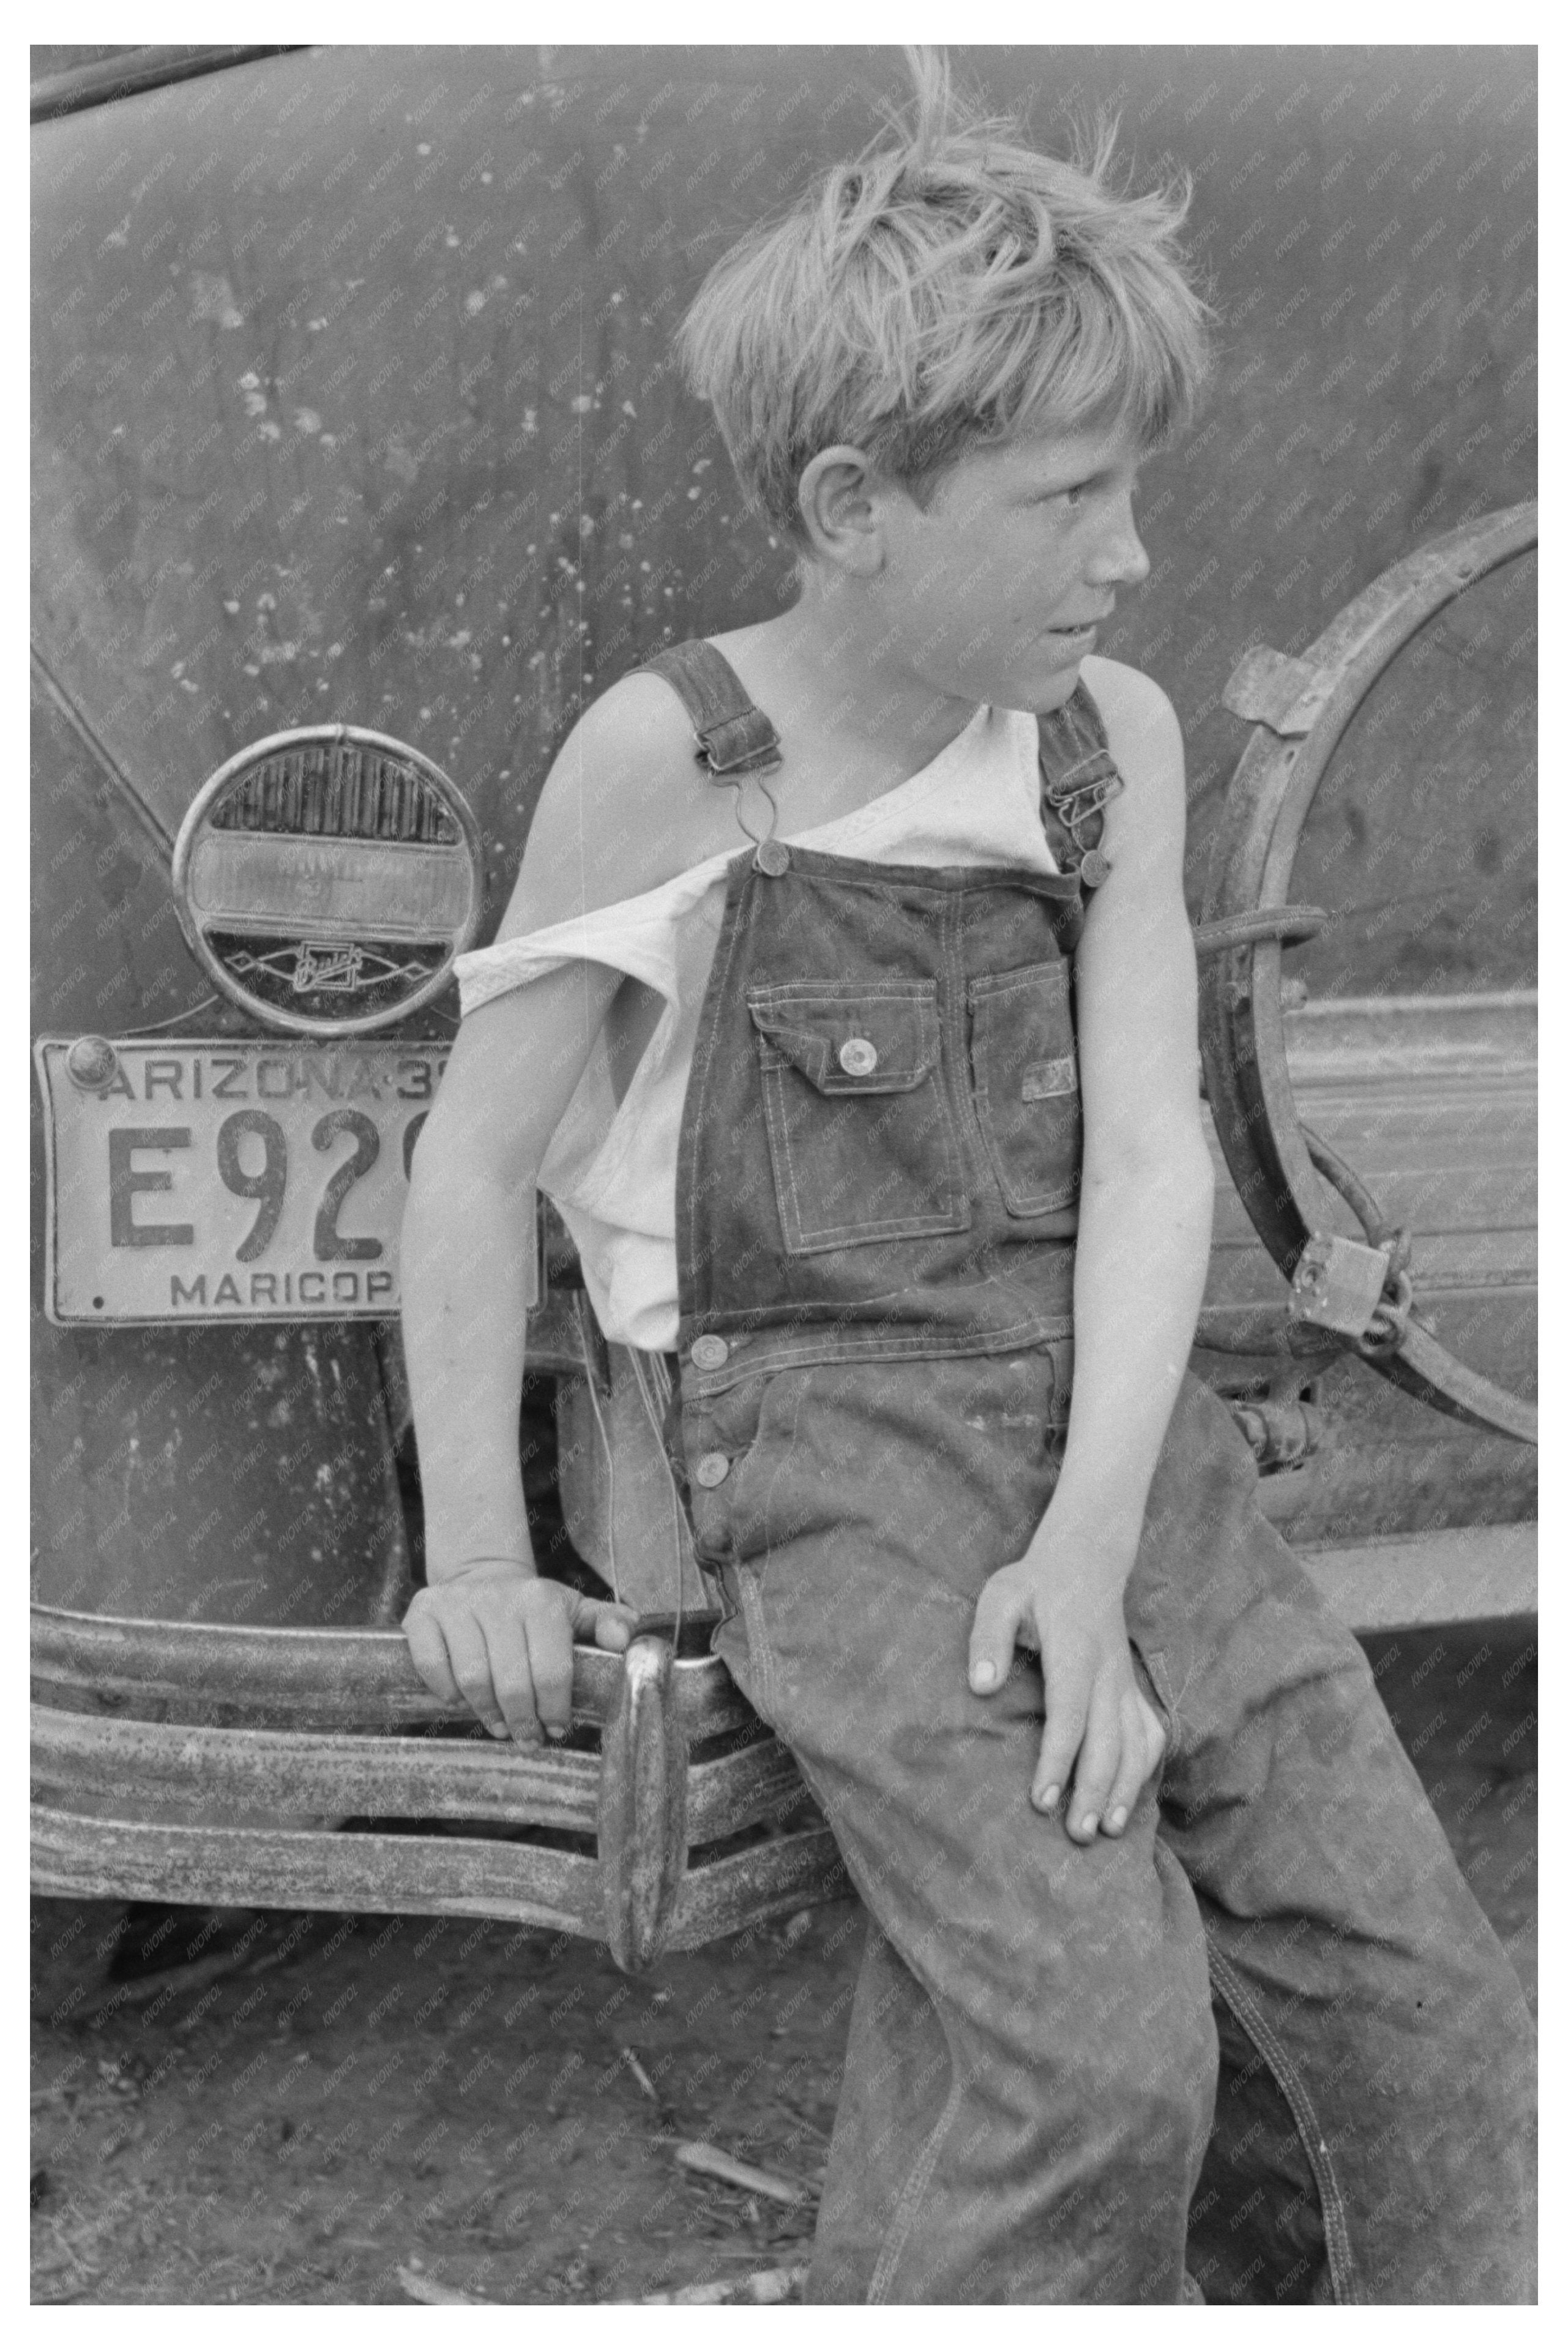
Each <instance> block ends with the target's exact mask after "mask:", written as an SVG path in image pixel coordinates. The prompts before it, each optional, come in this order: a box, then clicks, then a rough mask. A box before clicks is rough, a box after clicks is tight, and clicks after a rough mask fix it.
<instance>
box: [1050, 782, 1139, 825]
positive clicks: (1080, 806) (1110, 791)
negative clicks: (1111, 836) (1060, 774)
mask: <svg viewBox="0 0 1568 2350" xmlns="http://www.w3.org/2000/svg"><path fill="white" fill-rule="evenodd" d="M1126 789H1127V785H1126V784H1125V783H1124V781H1123V779H1122V777H1121V775H1120V774H1119V773H1118V772H1117V770H1116V768H1115V767H1113V768H1112V769H1111V771H1110V773H1109V774H1108V775H1096V777H1094V778H1093V780H1092V781H1091V782H1089V783H1086V784H1073V785H1068V786H1066V787H1065V788H1062V787H1060V786H1057V785H1051V784H1047V785H1046V786H1045V799H1046V804H1047V805H1048V806H1050V807H1052V808H1054V810H1055V813H1056V814H1057V815H1058V816H1060V817H1061V819H1062V821H1063V823H1064V825H1065V826H1066V827H1067V828H1068V830H1069V831H1070V832H1075V831H1076V830H1077V828H1078V827H1079V825H1081V824H1084V823H1086V822H1087V820H1088V818H1089V817H1090V816H1097V815H1098V814H1099V811H1100V810H1101V809H1102V808H1103V807H1106V806H1108V805H1109V803H1110V802H1111V801H1112V800H1114V799H1115V798H1116V795H1117V793H1118V792H1123V791H1125V790H1126Z"/></svg>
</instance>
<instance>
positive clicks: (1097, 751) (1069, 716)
mask: <svg viewBox="0 0 1568 2350" xmlns="http://www.w3.org/2000/svg"><path fill="white" fill-rule="evenodd" d="M1036 723H1037V724H1038V726H1039V730H1040V820H1041V822H1042V824H1043V825H1044V828H1045V838H1046V841H1047V842H1048V844H1049V846H1050V849H1051V854H1052V856H1053V857H1054V858H1055V860H1056V862H1057V865H1058V866H1059V867H1060V868H1061V869H1062V871H1063V872H1064V873H1075V874H1076V875H1077V876H1078V878H1079V879H1080V880H1081V881H1082V883H1083V885H1084V887H1085V889H1098V888H1099V885H1100V883H1101V882H1102V881H1104V880H1105V879H1106V876H1107V875H1108V874H1109V872H1110V869H1111V862H1110V858H1108V857H1106V855H1105V853H1104V851H1103V850H1102V849H1101V847H1100V837H1101V835H1102V834H1103V832H1104V831H1105V827H1106V819H1105V808H1106V802H1107V801H1109V800H1114V799H1115V798H1116V794H1117V793H1118V792H1120V791H1125V790H1126V788H1127V785H1126V784H1125V782H1124V781H1123V778H1122V775H1121V774H1120V772H1119V770H1118V769H1117V766H1116V761H1115V760H1114V759H1113V758H1112V756H1111V754H1110V748H1109V745H1108V744H1107V743H1106V727H1105V721H1104V720H1103V719H1102V718H1101V716H1100V712H1099V707H1098V704H1097V703H1096V701H1095V697H1094V695H1093V694H1092V693H1091V692H1090V691H1089V689H1088V687H1087V686H1086V685H1085V684H1084V683H1083V681H1082V680H1080V681H1079V682H1078V684H1077V685H1076V686H1075V688H1074V691H1073V692H1072V694H1071V696H1070V697H1069V699H1068V700H1067V701H1066V702H1064V703H1063V704H1062V707H1061V709H1060V710H1047V711H1043V712H1041V714H1040V716H1039V718H1038V720H1037V721H1036Z"/></svg>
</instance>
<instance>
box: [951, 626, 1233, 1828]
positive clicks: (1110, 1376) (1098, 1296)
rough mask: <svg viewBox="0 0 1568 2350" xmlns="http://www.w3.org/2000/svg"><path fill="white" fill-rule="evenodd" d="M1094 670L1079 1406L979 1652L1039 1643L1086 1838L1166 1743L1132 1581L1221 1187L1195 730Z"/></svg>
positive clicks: (1049, 1765) (1050, 1786)
mask: <svg viewBox="0 0 1568 2350" xmlns="http://www.w3.org/2000/svg"><path fill="white" fill-rule="evenodd" d="M1107 673H1108V674H1107ZM1102 680H1104V681H1105V682H1104V683H1102ZM1094 687H1095V690H1096V693H1097V694H1098V695H1099V697H1100V699H1101V701H1102V705H1103V708H1104V712H1105V716H1106V729H1107V733H1108V735H1109V738H1110V743H1111V748H1112V750H1113V753H1114V754H1115V755H1116V760H1117V763H1118V764H1119V765H1120V767H1121V769H1122V772H1123V775H1124V776H1125V778H1126V781H1127V790H1126V792H1125V793H1124V794H1123V795H1122V796H1121V798H1119V799H1118V800H1116V801H1115V802H1113V803H1112V806H1111V807H1110V809H1109V810H1108V811H1107V816H1106V835H1105V847H1106V854H1107V855H1108V856H1109V858H1110V859H1111V864H1112V873H1111V879H1109V880H1108V881H1107V882H1106V884H1105V886H1104V888H1103V889H1101V890H1100V891H1099V892H1098V893H1097V895H1096V898H1095V899H1094V900H1093V902H1092V904H1091V908H1090V911H1089V916H1088V920H1087V921H1086V923H1085V933H1084V938H1083V941H1082V944H1081V945H1080V947H1079V950H1078V955H1077V1000H1078V1044H1079V1062H1080V1082H1081V1084H1082V1087H1083V1097H1084V1119H1085V1149H1084V1173H1083V1193H1082V1200H1081V1204H1080V1215H1079V1228H1078V1247H1077V1267H1076V1273H1075V1287H1074V1329H1075V1367H1074V1382H1073V1406H1072V1414H1071V1419H1070V1424H1069V1430H1068V1437H1067V1446H1066V1451H1065V1455H1064V1461H1063V1468H1062V1474H1061V1478H1060V1480H1059V1482H1058V1484H1057V1487H1056V1491H1055V1493H1054V1496H1053V1498H1052V1501H1051V1504H1050V1507H1049V1509H1048V1510H1047V1512H1046V1513H1045V1516H1044V1520H1043V1521H1042V1523H1041V1525H1040V1528H1039V1531H1038V1533H1037V1534H1036V1535H1035V1537H1034V1540H1033V1542H1032V1543H1031V1544H1030V1546H1029V1549H1028V1550H1027V1552H1026V1553H1025V1554H1024V1556H1023V1559H1021V1560H1019V1561H1018V1562H1017V1563H1016V1564H1015V1565H1012V1566H1010V1567H1006V1568H1003V1569H1002V1573H1001V1574H1000V1575H997V1576H994V1577H993V1578H992V1582H991V1583H990V1584H989V1585H988V1586H987V1587H986V1590H985V1592H984V1593H983V1594H982V1596H981V1602H980V1606H979V1607H978V1609H977V1611H976V1617H975V1628H974V1634H973V1638H972V1641H971V1680H972V1681H973V1684H974V1686H975V1687H976V1688H977V1689H981V1690H983V1689H984V1688H986V1687H997V1686H1000V1683H1001V1680H1002V1679H1003V1678H1004V1677H1005V1674H1006V1671H1007V1669H1008V1666H1009V1664H1010V1662H1011V1659H1012V1645H1013V1640H1014V1638H1015V1637H1017V1636H1018V1635H1019V1634H1020V1633H1023V1635H1025V1636H1026V1637H1028V1636H1032V1638H1033V1641H1034V1642H1035V1643H1037V1644H1038V1646H1039V1648H1040V1652H1041V1659H1042V1666H1043V1669H1044V1675H1045V1703H1046V1721H1045V1731H1044V1739H1043V1741H1042V1745H1041V1755H1040V1764H1039V1768H1038V1771H1037V1773H1036V1776H1035V1781H1034V1799H1035V1801H1036V1802H1037V1803H1038V1804H1040V1805H1041V1807H1042V1808H1043V1809H1044V1810H1047V1811H1050V1810H1054V1808H1055V1806H1056V1804H1057V1802H1058V1801H1059V1800H1060V1798H1061V1794H1062V1793H1063V1791H1064V1789H1065V1788H1066V1787H1067V1784H1068V1781H1069V1777H1070V1776H1071V1777H1072V1779H1073V1793H1072V1800H1071V1803H1070V1805H1069V1809H1068V1814H1067V1824H1068V1828H1069V1832H1070V1833H1071V1834H1073V1835H1075V1836H1077V1837H1079V1838H1080V1839H1083V1840H1087V1839H1088V1838H1090V1837H1092V1836H1093V1835H1095V1834H1096V1832H1097V1830H1098V1829H1099V1828H1100V1827H1101V1826H1102V1825H1103V1826H1104V1827H1105V1829H1106V1832H1107V1833H1109V1834H1111V1835H1117V1834H1119V1833H1120V1831H1121V1828H1122V1826H1123V1825H1125V1822H1126V1817H1127V1813H1128V1812H1129V1811H1130V1809H1131V1806H1132V1803H1133V1800H1134V1798H1135V1797H1136V1795H1137V1791H1138V1789H1139V1787H1140V1786H1141V1785H1142V1784H1143V1782H1144V1781H1145V1779H1146V1778H1147V1776H1148V1775H1149V1773H1150V1772H1151V1771H1152V1770H1153V1768H1154V1767H1155V1764H1156V1763H1157V1762H1158V1757H1159V1752H1160V1748H1161V1742H1162V1741H1161V1733H1160V1729H1159V1725H1158V1721H1157V1720H1156V1717H1155V1716H1154V1714H1153V1713H1152V1712H1151V1711H1150V1709H1149V1708H1148V1706H1147V1703H1146V1702H1145V1700H1144V1699H1143V1697H1142V1695H1141V1693H1140V1691H1139V1690H1138V1689H1137V1682H1136V1679H1135V1678H1134V1675H1133V1669H1132V1661H1131V1657H1130V1653H1129V1651H1128V1648H1127V1633H1126V1627H1125V1623H1124V1621H1123V1616H1122V1595H1123V1592H1124V1590H1125V1588H1126V1585H1127V1576H1128V1575H1129V1574H1130V1573H1131V1571H1132V1565H1133V1560H1134V1557H1135V1555H1136V1554H1137V1545H1138V1540H1139V1536H1140V1534H1141V1532H1142V1527H1143V1516H1144V1509H1145V1505H1146V1503H1147V1498H1148V1488H1149V1483H1150V1481H1151V1479H1152V1477H1153V1474H1154V1469H1155V1463H1156V1461H1157V1460H1158V1454H1159V1450H1160V1446H1161V1444H1162V1442H1163V1441H1164V1438H1165V1431H1166V1429H1167V1426H1168V1422H1169V1419H1170V1414H1171V1410H1172V1408H1173V1407H1174V1404H1175V1401H1176V1396H1177V1391H1178V1388H1179V1385H1180V1381H1181V1377H1182V1373H1183V1371H1184V1369H1185V1367H1186V1364H1187V1358H1188V1354H1189V1349H1190V1347H1191V1344H1192V1334H1193V1330H1194V1327H1195V1326H1196V1322H1197V1317H1198V1309H1199V1305H1200V1303H1201V1301H1202V1295H1203V1284H1204V1277H1205V1274H1206V1271H1207V1267H1208V1263H1209V1245H1210V1225H1211V1220H1212V1212H1213V1196H1214V1179H1213V1170H1212V1166H1211V1162H1210V1157H1209V1152H1208V1148H1207V1145H1206V1143H1205V1141H1204V1138H1203V1131H1202V1128H1201V1125H1200V1123H1199V1106H1198V1053H1197V983H1196V973H1195V967H1194V961H1193V951H1192V939H1191V932H1190V930H1189V924H1188V920H1187V914H1186V908H1185V905H1184V902H1183V899H1182V892H1181V874H1182V847H1183V841H1184V835H1185V790H1184V783H1183V771H1182V759H1181V738H1180V733H1179V728H1178V725H1177V722H1176V718H1175V714H1174V712H1172V711H1171V709H1170V706H1169V704H1168V702H1167V701H1166V699H1165V696H1164V695H1163V694H1162V693H1161V692H1160V691H1159V690H1158V687H1156V686H1154V685H1152V684H1151V683H1150V681H1148V680H1147V679H1145V678H1141V677H1138V676H1137V674H1136V672H1133V671H1127V670H1124V669H1121V668H1120V667H1119V666H1116V667H1115V668H1113V666H1112V665H1111V664H1109V663H1104V662H1098V663H1096V664H1095V677H1094ZM988 1673H989V1679H988Z"/></svg>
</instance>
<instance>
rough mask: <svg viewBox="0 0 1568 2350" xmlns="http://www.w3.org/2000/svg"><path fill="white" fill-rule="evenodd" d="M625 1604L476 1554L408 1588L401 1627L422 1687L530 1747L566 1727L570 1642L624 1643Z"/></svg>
mask: <svg viewBox="0 0 1568 2350" xmlns="http://www.w3.org/2000/svg"><path fill="white" fill-rule="evenodd" d="M636 1621H637V1618H636V1616H635V1615H634V1613H633V1611H632V1610H631V1609H630V1608H629V1607H619V1606H618V1605H617V1604H616V1603H615V1602H614V1601H612V1600H607V1599H590V1598H588V1597H587V1596H586V1594H584V1593H583V1592H580V1591H574V1590H573V1589H572V1588H571V1586H570V1585H568V1584H565V1583H546V1582H545V1579H544V1578H543V1576H541V1575H534V1574H531V1573H530V1572H529V1571H528V1570H527V1569H526V1568H524V1567H523V1566H522V1565H514V1564H513V1563H512V1562H511V1561H509V1560H505V1559H483V1560H480V1561H479V1562H477V1563H476V1564H475V1565H472V1566H469V1567H462V1568H460V1569H459V1570H458V1572H457V1573H456V1574H455V1575H448V1576H446V1577H444V1578H443V1580H442V1581H441V1582H440V1583H432V1584H429V1585H427V1586H426V1587H425V1589H424V1590H423V1591H416V1592H415V1594H414V1596H413V1600H412V1602H411V1604H410V1607H409V1611H408V1614H407V1615H406V1616H405V1617H403V1630H404V1631H405V1632H406V1633H407V1635H408V1640H409V1653H410V1656H411V1657H412V1659H413V1660H414V1668H415V1670H416V1671H417V1672H418V1674H419V1676H420V1679H421V1680H422V1681H423V1682H424V1684H425V1687H426V1688H427V1689H429V1690H433V1692H434V1694H435V1695H436V1696H437V1697H439V1698H441V1699H442V1700H445V1701H446V1702H447V1703H448V1704H450V1705H454V1706H455V1705H457V1704H460V1703H466V1704H467V1705H469V1706H471V1707H472V1710H473V1711H474V1712H475V1713H476V1714H477V1715H478V1716H479V1719H480V1720H481V1721H483V1724H484V1726H485V1728H486V1730H488V1731H490V1733H491V1735H492V1737H493V1738H505V1737H507V1736H511V1737H513V1738H515V1739H519V1740H521V1741H523V1742H524V1743H525V1744H531V1745H536V1744H537V1743H538V1741H539V1735H540V1732H541V1731H544V1732H545V1734H546V1735H547V1736H549V1737H551V1738H565V1736H566V1733H567V1731H569V1730H570V1728H571V1726H572V1645H573V1642H574V1640H575V1639H591V1640H593V1641H595V1642H596V1643H597V1646H598V1647H599V1648H626V1647H627V1646H628V1644H629V1642H630V1639H631V1635H632V1627H633V1626H634V1625H635V1623H636Z"/></svg>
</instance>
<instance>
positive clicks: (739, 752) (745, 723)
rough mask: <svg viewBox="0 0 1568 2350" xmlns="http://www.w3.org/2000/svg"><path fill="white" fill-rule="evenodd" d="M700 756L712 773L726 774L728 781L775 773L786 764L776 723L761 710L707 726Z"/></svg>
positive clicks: (699, 739) (741, 713) (701, 735)
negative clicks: (740, 776) (736, 777)
mask: <svg viewBox="0 0 1568 2350" xmlns="http://www.w3.org/2000/svg"><path fill="white" fill-rule="evenodd" d="M697 741H698V743H699V745H700V746H701V747H700V751H699V756H700V757H701V759H702V760H703V761H704V763H705V764H706V766H707V768H708V772H709V774H710V775H722V776H723V777H724V778H725V780H726V781H728V780H729V778H730V777H731V776H732V775H759V774H760V775H766V774H769V773H771V771H772V770H773V769H774V767H779V766H782V765H783V764H784V753H783V752H782V751H781V749H780V748H779V738H778V736H777V734H776V733H774V727H773V722H772V721H771V719H769V718H767V717H766V716H764V714H763V712H762V711H760V710H756V709H753V710H743V711H742V712H740V714H739V715H738V716H737V717H734V718H721V719H720V720H719V721H718V723H716V724H715V725H712V726H706V727H703V728H702V729H701V731H700V732H699V733H698V736H697Z"/></svg>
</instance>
